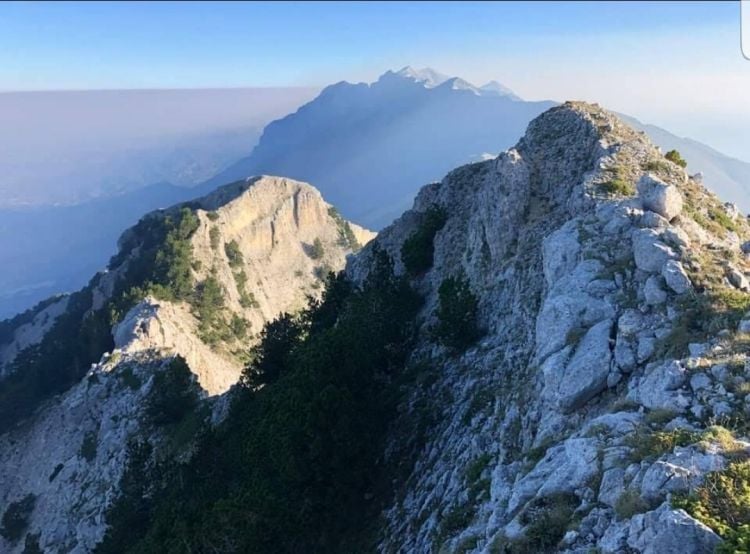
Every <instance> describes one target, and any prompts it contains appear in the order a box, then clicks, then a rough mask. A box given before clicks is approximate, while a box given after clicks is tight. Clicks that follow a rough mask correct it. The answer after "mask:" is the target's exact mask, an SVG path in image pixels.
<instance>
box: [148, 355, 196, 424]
mask: <svg viewBox="0 0 750 554" xmlns="http://www.w3.org/2000/svg"><path fill="white" fill-rule="evenodd" d="M198 398H199V397H198V391H197V389H196V385H195V382H194V380H193V374H192V372H191V371H190V368H189V367H188V365H187V362H186V361H185V359H184V358H183V357H182V356H177V357H176V358H174V359H173V360H172V361H171V362H169V365H167V367H166V368H165V369H163V370H161V371H158V372H156V373H155V374H154V385H153V389H152V390H151V394H150V396H149V399H148V403H147V405H146V414H147V415H148V417H149V420H150V421H151V423H153V424H154V425H169V424H172V423H178V422H179V421H181V420H182V418H183V417H185V415H187V414H188V413H189V412H190V411H191V410H192V409H193V408H195V406H196V404H197V403H198Z"/></svg>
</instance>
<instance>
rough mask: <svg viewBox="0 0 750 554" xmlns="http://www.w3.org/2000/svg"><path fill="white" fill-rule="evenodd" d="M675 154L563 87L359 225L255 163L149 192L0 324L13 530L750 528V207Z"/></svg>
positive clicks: (728, 547) (488, 544) (129, 533)
mask: <svg viewBox="0 0 750 554" xmlns="http://www.w3.org/2000/svg"><path fill="white" fill-rule="evenodd" d="M683 167H684V162H683V160H681V158H680V157H679V155H677V154H676V153H675V152H669V153H667V154H666V155H665V154H664V153H662V152H661V151H660V150H659V149H658V148H656V147H655V146H654V145H653V144H652V143H651V142H650V141H649V140H648V138H647V137H646V136H645V135H644V134H643V133H641V132H637V131H635V130H634V129H633V128H631V127H630V126H628V125H626V124H625V123H623V122H622V121H621V120H620V119H619V118H618V117H616V116H615V115H613V114H612V113H610V112H608V111H606V110H604V109H602V108H600V107H599V106H597V105H591V104H584V103H578V102H569V103H566V104H564V105H561V106H558V107H554V108H552V109H550V110H549V111H546V112H545V113H543V114H542V115H540V116H539V117H537V118H536V119H534V120H533V121H532V122H531V124H530V125H529V127H528V129H527V131H526V133H525V135H524V136H523V138H521V140H520V141H519V142H518V144H517V145H516V146H515V147H514V148H511V149H510V150H508V151H506V152H504V153H502V154H500V155H499V156H498V157H496V158H493V159H490V160H487V161H483V162H479V163H475V164H470V165H466V166H463V167H460V168H458V169H455V170H453V171H452V172H451V173H449V174H448V175H447V176H446V177H445V178H444V179H443V180H442V181H441V182H438V183H433V184H429V185H427V186H426V187H424V188H423V189H422V190H421V191H420V193H419V194H418V196H417V198H416V200H415V202H414V207H413V209H411V210H409V211H407V212H406V213H404V214H403V215H402V216H401V217H400V218H399V219H398V220H396V221H395V222H394V223H393V224H392V225H390V226H388V227H386V228H385V229H384V230H383V231H382V232H381V233H380V234H379V235H378V236H377V237H375V238H374V239H372V236H371V234H370V233H368V232H367V231H365V230H363V229H361V228H359V227H356V226H355V225H353V224H350V223H348V222H346V221H344V220H343V219H342V218H341V217H340V216H339V215H338V213H337V212H336V211H335V210H334V209H332V208H331V207H330V206H329V205H327V204H326V203H325V202H324V201H323V200H322V199H321V197H320V195H319V194H318V193H317V192H316V191H315V190H314V189H312V188H311V187H309V186H307V185H304V184H301V183H297V182H294V181H290V180H286V179H280V178H270V177H262V178H259V179H255V180H250V181H242V182H239V183H234V184H232V185H228V186H226V187H223V188H221V189H219V190H218V191H217V192H215V193H213V194H211V195H209V196H207V197H205V198H203V199H200V200H198V201H197V202H195V203H191V204H187V205H182V206H178V207H175V208H172V209H170V210H167V211H165V212H160V213H158V214H155V215H151V216H148V217H146V218H144V219H143V220H142V221H141V222H140V223H139V225H138V226H136V227H135V228H133V229H132V230H131V231H129V232H128V233H126V234H125V235H124V236H123V238H122V240H121V250H120V254H118V256H116V257H115V258H114V259H113V261H112V263H111V264H110V269H109V271H108V272H105V273H102V274H100V275H98V276H97V277H95V278H94V280H93V281H92V282H91V284H90V285H89V287H87V289H85V290H84V291H82V292H81V293H79V294H78V295H74V296H71V297H64V298H59V299H52V300H50V301H49V302H47V303H44V304H43V305H40V306H38V307H37V309H35V310H34V311H32V312H29V313H27V314H24V315H23V317H20V318H17V319H16V320H15V321H14V322H11V323H12V325H11V324H8V323H6V324H5V327H2V328H0V331H1V332H2V334H0V338H3V337H4V341H5V342H4V345H3V346H2V347H1V348H0V360H3V366H2V367H3V375H4V380H3V381H0V394H3V397H2V399H0V400H2V401H3V403H4V404H2V405H3V406H5V405H6V404H5V403H6V401H7V400H8V399H15V400H14V401H13V402H12V403H11V404H8V406H11V408H12V409H11V408H8V407H5V408H3V409H4V410H5V412H4V413H3V414H2V417H3V418H4V420H3V421H5V420H8V421H12V422H13V424H12V425H8V424H4V427H3V434H2V435H1V436H0V494H1V495H2V497H1V498H2V500H3V504H4V505H5V506H6V508H5V513H4V515H3V519H2V523H3V528H2V536H3V537H4V539H3V540H4V541H5V542H3V543H2V548H3V549H4V551H9V552H22V551H24V549H27V550H28V551H38V550H31V548H38V549H40V550H42V551H45V552H80V553H83V552H90V551H94V550H95V549H96V551H98V552H105V553H106V552H382V553H407V552H408V553H412V552H414V553H463V554H467V553H483V554H501V553H511V554H519V553H535V552H541V553H546V552H560V553H563V552H564V553H569V554H573V553H576V554H584V553H591V552H601V553H612V554H614V553H618V554H619V553H643V554H668V553H678V552H679V553H680V554H685V553H697V554H700V553H710V552H714V551H719V552H735V551H740V552H741V551H743V549H746V545H747V542H748V541H749V540H750V532H748V525H749V524H750V513H748V508H747V506H748V501H749V500H750V499H749V498H748V495H747V490H748V488H750V463H749V462H748V461H747V460H748V458H750V443H748V442H747V434H748V429H749V427H748V423H747V422H748V418H749V417H750V364H748V363H747V354H748V352H750V282H749V281H748V273H749V272H750V242H748V240H749V239H750V226H749V225H748V222H747V220H746V218H745V216H743V215H741V214H740V213H739V210H737V209H736V208H735V207H734V206H733V205H731V204H724V203H722V202H721V201H720V200H719V199H718V198H717V197H715V196H714V195H712V194H711V193H709V192H708V190H707V189H706V188H704V186H703V185H702V184H701V182H700V179H696V178H694V177H693V176H690V175H688V174H687V173H686V172H685V170H684V169H683ZM707 185H709V186H710V183H707ZM370 239H372V240H370ZM365 243H367V244H366V246H364V247H363V248H362V249H361V250H359V252H358V253H356V254H355V255H353V256H349V257H348V258H345V257H346V256H347V255H349V254H350V253H351V252H352V251H354V250H358V249H359V246H360V245H364V244H365ZM345 259H346V262H345ZM344 267H345V269H344V271H343V273H341V274H340V275H339V276H338V277H329V278H328V279H327V280H326V282H325V284H324V283H323V281H324V279H323V277H324V276H325V274H327V273H328V270H329V269H330V270H333V271H336V270H339V269H342V268H344ZM306 297H312V300H308V301H306V300H305V298H306ZM300 310H301V312H300ZM295 311H296V312H298V313H299V315H297V316H293V315H284V316H282V317H281V318H279V319H277V320H276V321H273V320H274V318H276V317H277V316H278V315H279V314H280V313H281V312H288V313H292V312H295ZM105 316H106V317H105ZM71 321H72V322H73V323H70V322H71ZM109 323H112V324H114V328H113V329H112V331H111V332H110V331H109V327H107V324H109ZM73 324H74V325H75V327H76V331H71V330H70V329H69V328H68V327H70V326H71V325H73ZM264 325H265V327H264ZM8 338H10V340H8ZM0 342H2V341H0ZM61 344H63V345H73V346H75V348H73V346H68V347H65V348H63V347H61V346H60V345H61ZM252 345H255V347H254V348H252V349H251V348H250V347H251V346H252ZM71 348H73V349H72V350H71ZM248 351H249V352H251V355H248ZM49 356H54V359H55V360H56V362H55V363H56V364H58V365H60V364H62V365H64V369H65V370H64V372H63V375H62V376H60V375H58V373H55V372H53V371H52V370H50V369H48V366H49V362H48V361H47V358H48V357H49ZM94 358H95V359H94ZM85 362H94V365H93V366H91V367H90V368H88V367H82V366H83V365H84V363H85ZM53 365H54V364H53ZM243 368H244V369H243ZM53 369H55V368H54V367H53ZM53 374H54V375H56V376H57V377H56V378H55V379H54V380H53V384H46V385H45V386H41V385H39V383H38V382H37V381H33V382H32V384H33V385H34V386H33V387H32V386H31V385H30V384H29V379H30V378H24V376H25V375H31V376H34V378H35V379H37V380H38V379H45V378H47V377H48V376H49V375H53ZM240 375H242V379H241V381H242V385H243V386H241V387H234V388H232V389H231V390H229V391H228V392H226V391H227V389H229V387H230V386H231V385H232V384H234V383H236V382H237V381H238V379H240ZM42 382H43V383H46V381H42ZM53 385H54V386H53ZM196 385H199V386H198V387H196ZM196 388H197V391H196ZM9 391H10V392H9ZM191 391H193V392H191ZM21 393H23V395H25V396H24V398H27V399H28V398H30V399H31V400H24V401H23V402H22V401H20V400H18V395H19V394H21ZM32 401H33V402H32ZM24 402H26V404H24ZM27 404H29V405H27ZM102 541H103V542H102ZM97 544H98V545H99V546H97ZM743 545H745V546H743Z"/></svg>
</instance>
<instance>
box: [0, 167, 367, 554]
mask: <svg viewBox="0 0 750 554" xmlns="http://www.w3.org/2000/svg"><path fill="white" fill-rule="evenodd" d="M182 208H184V206H178V207H176V208H172V209H170V210H167V211H166V212H163V213H157V214H152V215H150V216H148V217H147V219H148V218H155V220H159V221H161V220H162V219H163V218H174V219H176V218H178V217H182V218H183V219H182V220H183V221H185V220H186V218H187V219H189V221H190V222H191V227H190V233H189V237H187V238H186V240H184V241H182V242H179V241H175V242H174V244H172V245H171V246H169V243H170V240H172V238H170V235H167V238H166V239H164V243H165V245H167V246H169V247H167V246H164V245H156V246H157V247H159V248H161V250H160V252H161V254H157V255H156V256H155V258H154V259H155V262H154V263H156V264H159V263H161V260H162V259H164V257H165V256H166V254H164V252H172V251H180V252H184V253H189V255H186V257H183V258H180V257H176V256H174V255H172V258H170V260H171V261H172V262H173V263H174V261H175V260H177V261H180V263H183V262H184V263H185V264H186V265H185V268H186V271H187V272H189V274H187V273H186V274H184V275H183V277H184V278H185V279H187V280H186V281H185V282H188V283H192V285H191V290H189V291H187V292H186V293H185V294H183V295H182V296H181V297H178V296H176V295H175V294H174V292H172V293H170V294H167V293H165V292H163V288H162V289H160V288H158V287H154V286H151V285H148V284H143V283H130V282H129V283H127V284H128V286H130V285H133V286H135V285H137V287H136V288H131V289H130V291H131V292H129V293H123V292H122V291H123V290H125V288H126V287H124V286H123V282H124V281H127V280H128V279H132V276H133V275H135V274H136V273H134V270H133V268H134V267H137V266H138V264H139V263H141V262H142V260H143V257H144V252H145V251H146V250H147V249H148V248H149V247H150V246H153V245H149V241H150V240H151V238H152V237H150V236H148V233H144V229H143V228H139V227H136V228H134V229H133V230H131V231H128V232H126V233H125V235H124V236H123V238H122V240H121V248H122V249H121V253H120V255H118V256H117V257H116V258H115V259H114V260H113V263H112V264H111V267H110V269H109V270H108V271H107V272H105V273H102V274H100V275H98V276H97V278H95V279H94V280H93V281H92V284H91V285H90V287H89V288H88V289H87V294H85V295H83V296H84V297H86V298H89V299H90V304H87V305H85V306H84V307H86V306H87V309H86V310H85V313H84V314H82V315H81V316H80V320H74V326H77V327H80V328H81V329H83V328H85V327H86V325H87V321H94V320H96V318H97V317H99V316H98V315H97V314H103V313H104V312H106V311H108V310H113V309H114V307H115V306H117V305H118V304H117V302H116V300H117V298H120V297H121V296H122V295H123V294H126V295H127V294H130V295H131V296H129V297H128V298H129V301H128V303H127V304H124V305H125V306H132V307H129V309H127V311H125V312H124V313H122V314H121V315H120V316H118V318H117V320H116V322H115V325H114V327H113V328H112V337H111V340H112V343H113V345H114V349H112V350H111V351H107V352H105V353H104V354H103V355H102V358H101V360H100V361H99V362H98V363H95V364H94V365H92V366H91V368H90V369H89V370H88V371H87V372H85V375H84V376H83V378H81V379H80V380H79V381H77V382H75V383H72V386H70V387H69V388H68V389H67V390H65V391H64V392H62V393H61V394H59V395H57V396H54V397H51V398H48V399H45V398H41V399H40V400H39V403H38V406H37V408H36V410H35V411H34V413H33V414H32V415H31V416H29V417H27V418H25V419H23V420H21V421H20V422H18V423H17V424H16V425H15V426H14V427H13V428H12V429H10V430H9V431H8V432H5V433H4V434H1V435H0V505H2V506H4V507H5V508H4V509H5V510H6V511H7V510H8V509H9V507H11V506H15V507H16V508H18V507H19V506H21V502H22V500H23V499H25V498H33V509H32V510H31V511H30V512H29V514H28V518H27V528H28V535H29V536H36V540H38V543H39V545H40V547H41V548H42V549H44V550H45V551H49V552H80V553H83V552H91V551H92V550H93V548H94V546H95V545H96V544H97V543H98V542H99V541H100V540H101V537H102V535H103V532H104V530H105V517H104V516H105V511H106V509H107V508H108V507H109V505H110V504H111V502H112V501H113V500H114V499H115V498H116V497H117V496H118V495H119V494H120V488H119V487H120V478H121V476H122V474H123V470H124V467H125V463H126V460H127V458H128V445H129V444H130V443H131V442H133V441H143V440H148V441H150V442H151V443H153V444H154V445H156V450H157V452H159V451H161V452H162V454H164V453H174V452H179V451H182V450H184V449H186V448H187V449H188V450H189V443H190V441H191V440H193V438H194V437H193V436H192V432H191V431H190V429H187V428H186V429H183V430H182V431H181V432H182V433H183V435H185V436H184V437H183V439H180V440H181V441H182V443H181V444H180V445H175V444H174V437H173V436H171V437H172V438H167V437H166V435H165V433H164V430H163V428H161V427H160V426H159V425H158V424H155V423H154V418H153V414H149V413H148V412H149V405H150V404H151V403H152V397H153V396H154V395H156V394H162V393H163V391H161V392H159V391H156V389H157V388H158V387H159V383H160V380H162V378H161V377H160V376H162V375H166V374H167V372H168V371H169V368H170V366H171V364H172V363H173V360H174V357H175V356H176V355H179V356H181V357H182V358H184V359H185V360H186V362H187V365H188V367H189V370H190V372H192V374H193V376H194V381H195V383H194V385H192V386H191V387H192V389H194V394H196V395H198V396H200V397H203V398H206V399H207V400H205V402H204V404H205V406H206V409H203V410H198V411H197V412H196V414H195V415H194V416H193V418H192V420H191V421H192V424H191V425H193V426H194V427H195V428H196V429H197V428H199V427H200V426H201V425H203V424H204V423H205V422H207V421H209V420H211V419H213V420H216V418H220V417H221V413H222V409H223V406H224V404H225V400H226V395H224V396H218V397H217V396H216V395H220V394H221V393H225V392H227V391H228V389H229V388H230V387H231V386H232V385H233V384H235V383H236V382H237V381H238V379H239V377H240V374H241V370H242V367H243V366H244V364H245V363H246V361H247V353H248V350H249V347H250V346H251V345H252V344H253V343H254V342H255V340H256V338H255V337H256V334H257V333H258V332H260V330H261V329H262V327H263V325H264V323H265V322H266V321H268V320H271V319H274V318H275V317H277V316H278V315H279V314H280V313H282V312H296V311H298V310H299V309H301V308H302V307H303V306H305V305H306V302H307V296H313V297H314V296H316V295H318V294H319V292H320V291H321V290H322V289H321V283H322V281H323V280H324V279H325V277H326V275H327V272H328V271H338V270H340V269H342V268H343V266H344V263H345V259H346V256H347V255H349V254H351V253H352V251H353V250H356V249H358V248H359V246H360V244H365V243H366V242H367V241H369V240H370V239H371V238H372V237H373V236H374V234H373V233H370V232H369V231H366V230H364V229H362V228H360V227H358V226H356V225H354V224H351V223H348V222H346V221H344V220H343V219H342V218H341V217H340V216H339V215H338V213H337V212H336V211H335V210H334V209H333V208H332V207H331V206H330V205H329V204H327V203H326V202H325V201H324V200H323V198H322V197H321V195H320V193H318V191H317V190H315V189H314V188H313V187H311V186H309V185H307V184H305V183H300V182H296V181H292V180H288V179H281V178H276V177H259V178H253V179H248V180H246V181H242V182H238V183H233V184H230V185H227V186H225V187H222V188H220V189H218V190H217V191H216V192H214V193H212V194H210V195H208V196H206V197H203V198H201V199H199V200H197V201H195V202H192V203H190V204H189V205H188V210H189V215H184V214H185V212H183V211H181V210H182ZM179 214H183V215H181V216H179ZM148 228H150V227H148ZM170 248H171V250H170ZM168 269H170V270H172V269H173V268H168ZM170 275H171V276H172V277H174V276H173V275H172V274H170ZM185 275H187V277H185ZM172 277H170V278H172ZM149 286H150V288H149ZM209 289H210V290H214V291H215V293H214V294H213V296H210V295H209V293H208V291H209ZM133 291H135V292H133ZM160 291H161V292H160ZM118 295H119V296H118ZM209 298H210V299H211V302H213V304H211V303H210V302H209V300H208V299H209ZM70 303H71V302H69V301H68V298H63V299H61V300H57V301H56V302H53V303H51V304H50V305H49V306H46V307H43V308H41V309H40V311H39V313H37V314H35V315H34V316H33V317H30V318H27V319H28V321H18V322H17V323H18V324H17V325H16V326H15V327H14V328H13V329H11V330H10V331H9V332H7V333H6V334H7V336H8V337H10V340H8V341H7V342H6V344H5V345H4V346H3V347H2V349H0V356H2V357H1V358H0V360H2V362H3V364H2V366H0V367H2V368H4V372H5V373H6V374H7V375H12V374H13V372H14V371H24V370H28V369H31V370H33V369H34V368H35V367H36V366H35V365H34V360H33V358H29V352H30V351H28V350H27V349H28V348H29V347H30V346H31V347H34V345H36V346H37V347H38V346H39V345H41V346H42V350H41V352H47V351H50V352H55V351H54V349H53V346H54V345H48V344H45V343H44V341H45V337H47V336H48V334H50V333H51V330H53V329H54V326H55V323H56V322H57V321H59V320H62V319H65V318H66V317H67V318H71V317H73V316H72V315H71V314H72V312H71V311H70V310H72V309H74V308H69V307H68V304H70ZM74 304H75V305H76V306H77V305H79V304H80V302H79V301H78V300H76V302H74ZM76 309H77V308H76ZM50 336H51V335H50ZM75 337H77V338H76V340H81V337H80V336H79V335H75ZM50 340H51V339H50ZM71 340H72V339H71ZM24 352H25V354H24ZM17 356H19V357H21V358H22V359H24V360H26V359H31V360H32V361H31V362H29V364H30V365H26V366H23V367H16V366H15V365H14V364H13V361H14V359H16V357H17ZM60 363H61V364H62V363H63V362H62V361H61V362H60ZM3 386H6V387H7V386H11V385H9V384H8V382H7V381H6V382H2V381H0V389H1V388H2V387H3ZM152 411H153V410H152ZM193 432H194V431H193ZM29 495H31V496H29ZM24 534H25V533H24ZM0 541H2V542H0V550H2V551H3V552H21V551H23V549H24V540H23V538H21V540H17V541H8V540H5V539H0Z"/></svg>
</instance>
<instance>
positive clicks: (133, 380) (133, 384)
mask: <svg viewBox="0 0 750 554" xmlns="http://www.w3.org/2000/svg"><path fill="white" fill-rule="evenodd" d="M120 379H122V382H123V383H124V384H125V386H126V387H128V388H129V389H130V390H138V389H140V388H141V385H142V384H143V383H141V379H140V377H138V376H137V375H136V374H135V373H134V372H133V368H132V367H126V368H125V369H123V370H122V371H121V372H120Z"/></svg>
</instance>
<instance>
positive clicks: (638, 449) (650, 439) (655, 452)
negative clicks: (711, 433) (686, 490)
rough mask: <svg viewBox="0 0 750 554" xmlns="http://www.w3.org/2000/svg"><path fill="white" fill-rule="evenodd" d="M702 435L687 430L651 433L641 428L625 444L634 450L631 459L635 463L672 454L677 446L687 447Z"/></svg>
mask: <svg viewBox="0 0 750 554" xmlns="http://www.w3.org/2000/svg"><path fill="white" fill-rule="evenodd" d="M700 438H701V437H700V434H698V433H695V432H693V431H688V430H687V429H674V430H672V431H650V430H649V429H646V428H643V427H641V428H639V429H637V430H636V431H635V432H634V433H633V434H631V435H630V436H629V437H627V439H626V441H625V443H626V444H627V445H628V446H630V447H631V448H632V450H631V453H630V458H631V460H632V461H634V462H639V461H641V460H646V459H653V458H658V457H659V456H661V455H662V454H666V453H667V452H672V451H673V450H674V449H675V447H677V446H687V445H689V444H693V443H695V442H697V441H699V440H700Z"/></svg>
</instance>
